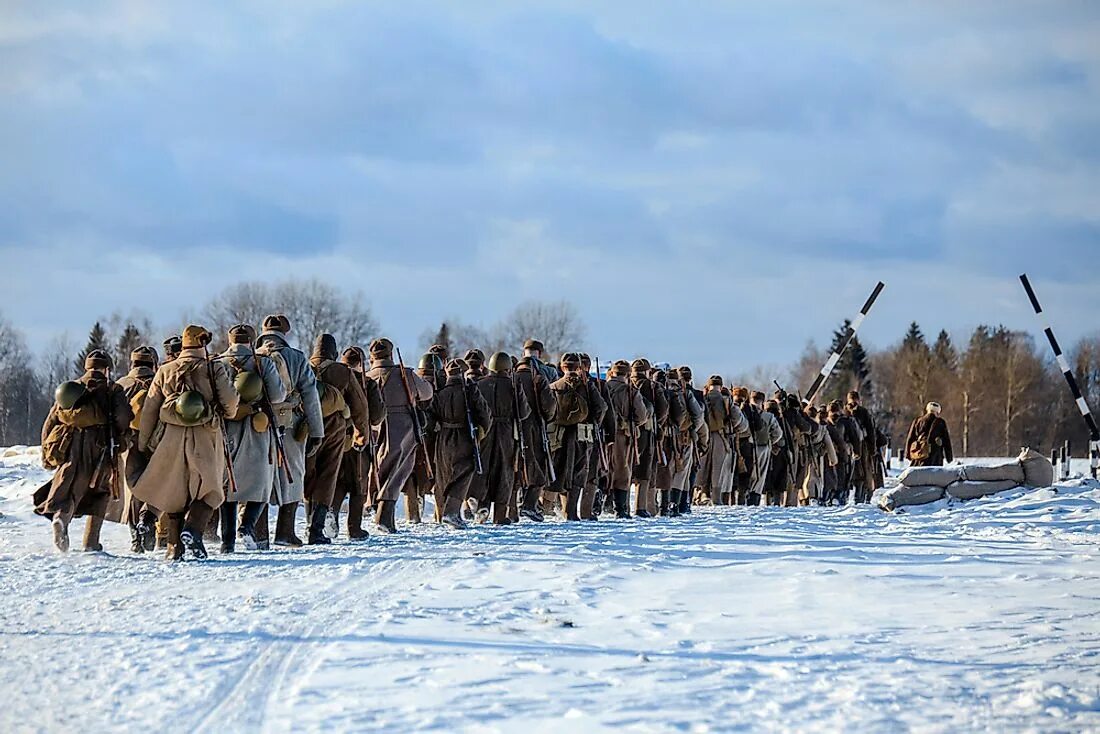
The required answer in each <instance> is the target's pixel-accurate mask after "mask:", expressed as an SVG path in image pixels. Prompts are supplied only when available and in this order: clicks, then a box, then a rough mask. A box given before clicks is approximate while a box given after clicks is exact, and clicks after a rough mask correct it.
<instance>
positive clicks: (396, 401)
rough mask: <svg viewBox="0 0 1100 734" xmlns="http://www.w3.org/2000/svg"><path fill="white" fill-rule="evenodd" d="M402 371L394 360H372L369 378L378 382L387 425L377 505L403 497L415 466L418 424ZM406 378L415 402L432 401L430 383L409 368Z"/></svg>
mask: <svg viewBox="0 0 1100 734" xmlns="http://www.w3.org/2000/svg"><path fill="white" fill-rule="evenodd" d="M400 369H401V368H400V367H399V366H398V365H396V364H394V362H393V360H392V359H388V358H387V359H378V358H375V357H371V369H370V372H368V373H367V377H369V378H371V379H372V380H374V381H375V382H376V383H378V388H379V389H380V390H381V391H382V400H383V402H385V404H386V422H385V423H383V424H382V426H381V427H380V428H379V432H378V441H377V443H376V446H377V451H378V457H377V461H376V462H375V467H377V470H378V478H379V482H378V485H379V487H380V488H381V491H380V492H379V495H378V496H377V497H375V498H374V500H375V501H376V502H377V501H379V500H386V501H390V502H396V501H397V500H398V499H399V498H400V497H401V490H402V489H404V487H405V483H406V482H408V481H409V477H410V476H411V475H412V472H413V467H414V465H415V463H416V452H417V450H418V449H417V443H416V423H415V422H414V418H413V410H412V407H411V406H410V405H409V396H408V394H407V393H406V392H405V385H404V381H403V380H402V379H401V374H400ZM405 375H406V377H408V381H409V388H410V389H411V390H412V393H413V401H414V402H415V403H418V404H419V403H421V402H425V401H429V400H431V399H432V395H433V394H434V390H433V389H432V385H431V383H430V382H428V381H427V380H425V379H424V378H423V377H421V376H420V375H418V374H416V372H414V371H413V370H412V369H411V368H409V367H406V368H405ZM372 471H373V470H372Z"/></svg>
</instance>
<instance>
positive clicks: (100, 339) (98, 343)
mask: <svg viewBox="0 0 1100 734" xmlns="http://www.w3.org/2000/svg"><path fill="white" fill-rule="evenodd" d="M96 349H102V350H104V351H107V352H109V351H110V347H108V346H107V332H106V331H105V330H104V329H103V325H102V324H100V323H99V322H98V321H97V322H95V324H94V325H93V326H92V330H91V331H90V332H88V345H87V346H85V347H84V349H82V350H81V351H80V354H78V355H77V356H76V361H74V362H73V366H74V367H75V368H76V374H78V375H81V374H84V360H85V359H86V358H87V356H88V355H89V354H91V353H92V352H93V351H95V350H96Z"/></svg>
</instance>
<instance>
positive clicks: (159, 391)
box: [133, 347, 240, 514]
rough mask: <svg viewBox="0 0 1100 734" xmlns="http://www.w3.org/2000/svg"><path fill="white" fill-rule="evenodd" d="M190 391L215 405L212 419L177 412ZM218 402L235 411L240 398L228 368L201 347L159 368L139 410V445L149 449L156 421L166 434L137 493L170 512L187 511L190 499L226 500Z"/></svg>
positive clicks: (210, 502) (216, 503) (212, 502)
mask: <svg viewBox="0 0 1100 734" xmlns="http://www.w3.org/2000/svg"><path fill="white" fill-rule="evenodd" d="M211 374H213V375H214V382H213V383H211V381H210V375H211ZM215 387H216V388H217V389H216V391H215ZM189 389H191V390H196V391H197V392H199V393H201V394H202V396H203V398H205V400H206V403H207V405H208V406H210V408H211V410H210V411H209V412H210V416H209V419H208V420H207V421H206V422H205V423H202V424H201V425H198V426H184V425H181V424H180V419H179V416H178V415H176V412H175V404H174V403H175V399H176V397H178V396H179V395H180V393H182V392H184V391H185V390H189ZM215 392H216V394H217V397H216V398H215ZM215 400H216V401H217V405H218V406H220V410H221V412H222V414H223V415H232V414H234V413H235V412H236V411H237V407H238V405H239V403H240V396H239V395H237V390H236V389H235V388H234V387H233V381H232V380H231V379H230V377H229V371H228V369H227V368H226V366H225V365H224V364H222V363H221V362H219V361H217V360H214V361H213V362H210V363H208V362H207V360H206V357H205V356H204V355H203V350H202V348H201V347H188V348H186V349H184V350H183V351H182V352H180V355H179V357H177V358H176V359H174V360H173V361H172V362H169V363H166V364H164V365H162V366H161V368H160V369H159V370H157V376H156V377H154V378H153V384H152V385H151V386H150V388H149V395H148V397H146V398H145V406H144V407H143V408H142V410H141V428H140V430H139V432H138V443H137V448H138V450H139V451H147V450H148V448H149V441H150V439H151V438H152V437H153V433H154V431H155V430H156V428H157V423H158V422H162V423H164V436H163V437H162V438H161V439H160V443H158V444H157V447H156V450H155V451H153V455H152V457H150V459H149V466H148V467H147V468H146V469H145V473H144V474H142V475H141V479H140V480H138V483H137V484H136V485H135V486H134V488H133V491H134V496H135V497H137V498H138V499H139V500H141V501H142V502H147V503H149V504H151V505H153V506H154V507H156V508H158V509H160V511H161V512H163V513H169V514H171V513H176V512H183V511H184V510H186V509H187V507H188V506H189V505H190V504H191V503H192V502H197V501H201V502H203V503H205V504H206V505H208V506H209V507H212V508H214V509H217V508H218V507H219V506H220V505H221V503H222V502H224V501H225V492H224V491H223V489H222V481H223V479H224V476H225V453H224V448H223V446H224V444H223V443H222V431H221V427H220V425H219V421H220V420H221V418H219V417H217V415H216V414H215V413H216V411H215V409H214V406H215Z"/></svg>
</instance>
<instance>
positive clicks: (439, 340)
mask: <svg viewBox="0 0 1100 734" xmlns="http://www.w3.org/2000/svg"><path fill="white" fill-rule="evenodd" d="M435 344H441V345H443V347H445V348H446V350H447V355H448V356H449V357H454V356H455V354H454V342H453V341H452V340H451V327H449V326H447V322H446V321H444V322H443V323H442V324H440V325H439V331H438V332H436V335H435V339H434V341H432V344H430V345H429V346H432V345H435Z"/></svg>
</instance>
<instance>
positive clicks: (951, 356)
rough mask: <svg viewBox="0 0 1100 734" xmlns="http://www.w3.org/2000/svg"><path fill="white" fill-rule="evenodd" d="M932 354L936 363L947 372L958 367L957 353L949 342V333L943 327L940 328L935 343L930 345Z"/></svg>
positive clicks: (953, 370)
mask: <svg viewBox="0 0 1100 734" xmlns="http://www.w3.org/2000/svg"><path fill="white" fill-rule="evenodd" d="M932 356H933V357H934V358H935V361H936V365H937V366H938V367H941V368H943V369H945V370H947V371H948V372H955V371H956V370H958V368H959V353H958V351H956V350H955V345H954V344H952V343H951V335H950V334H948V333H947V331H946V330H945V329H941V330H940V334H939V336H937V337H936V343H935V344H933V345H932Z"/></svg>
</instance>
